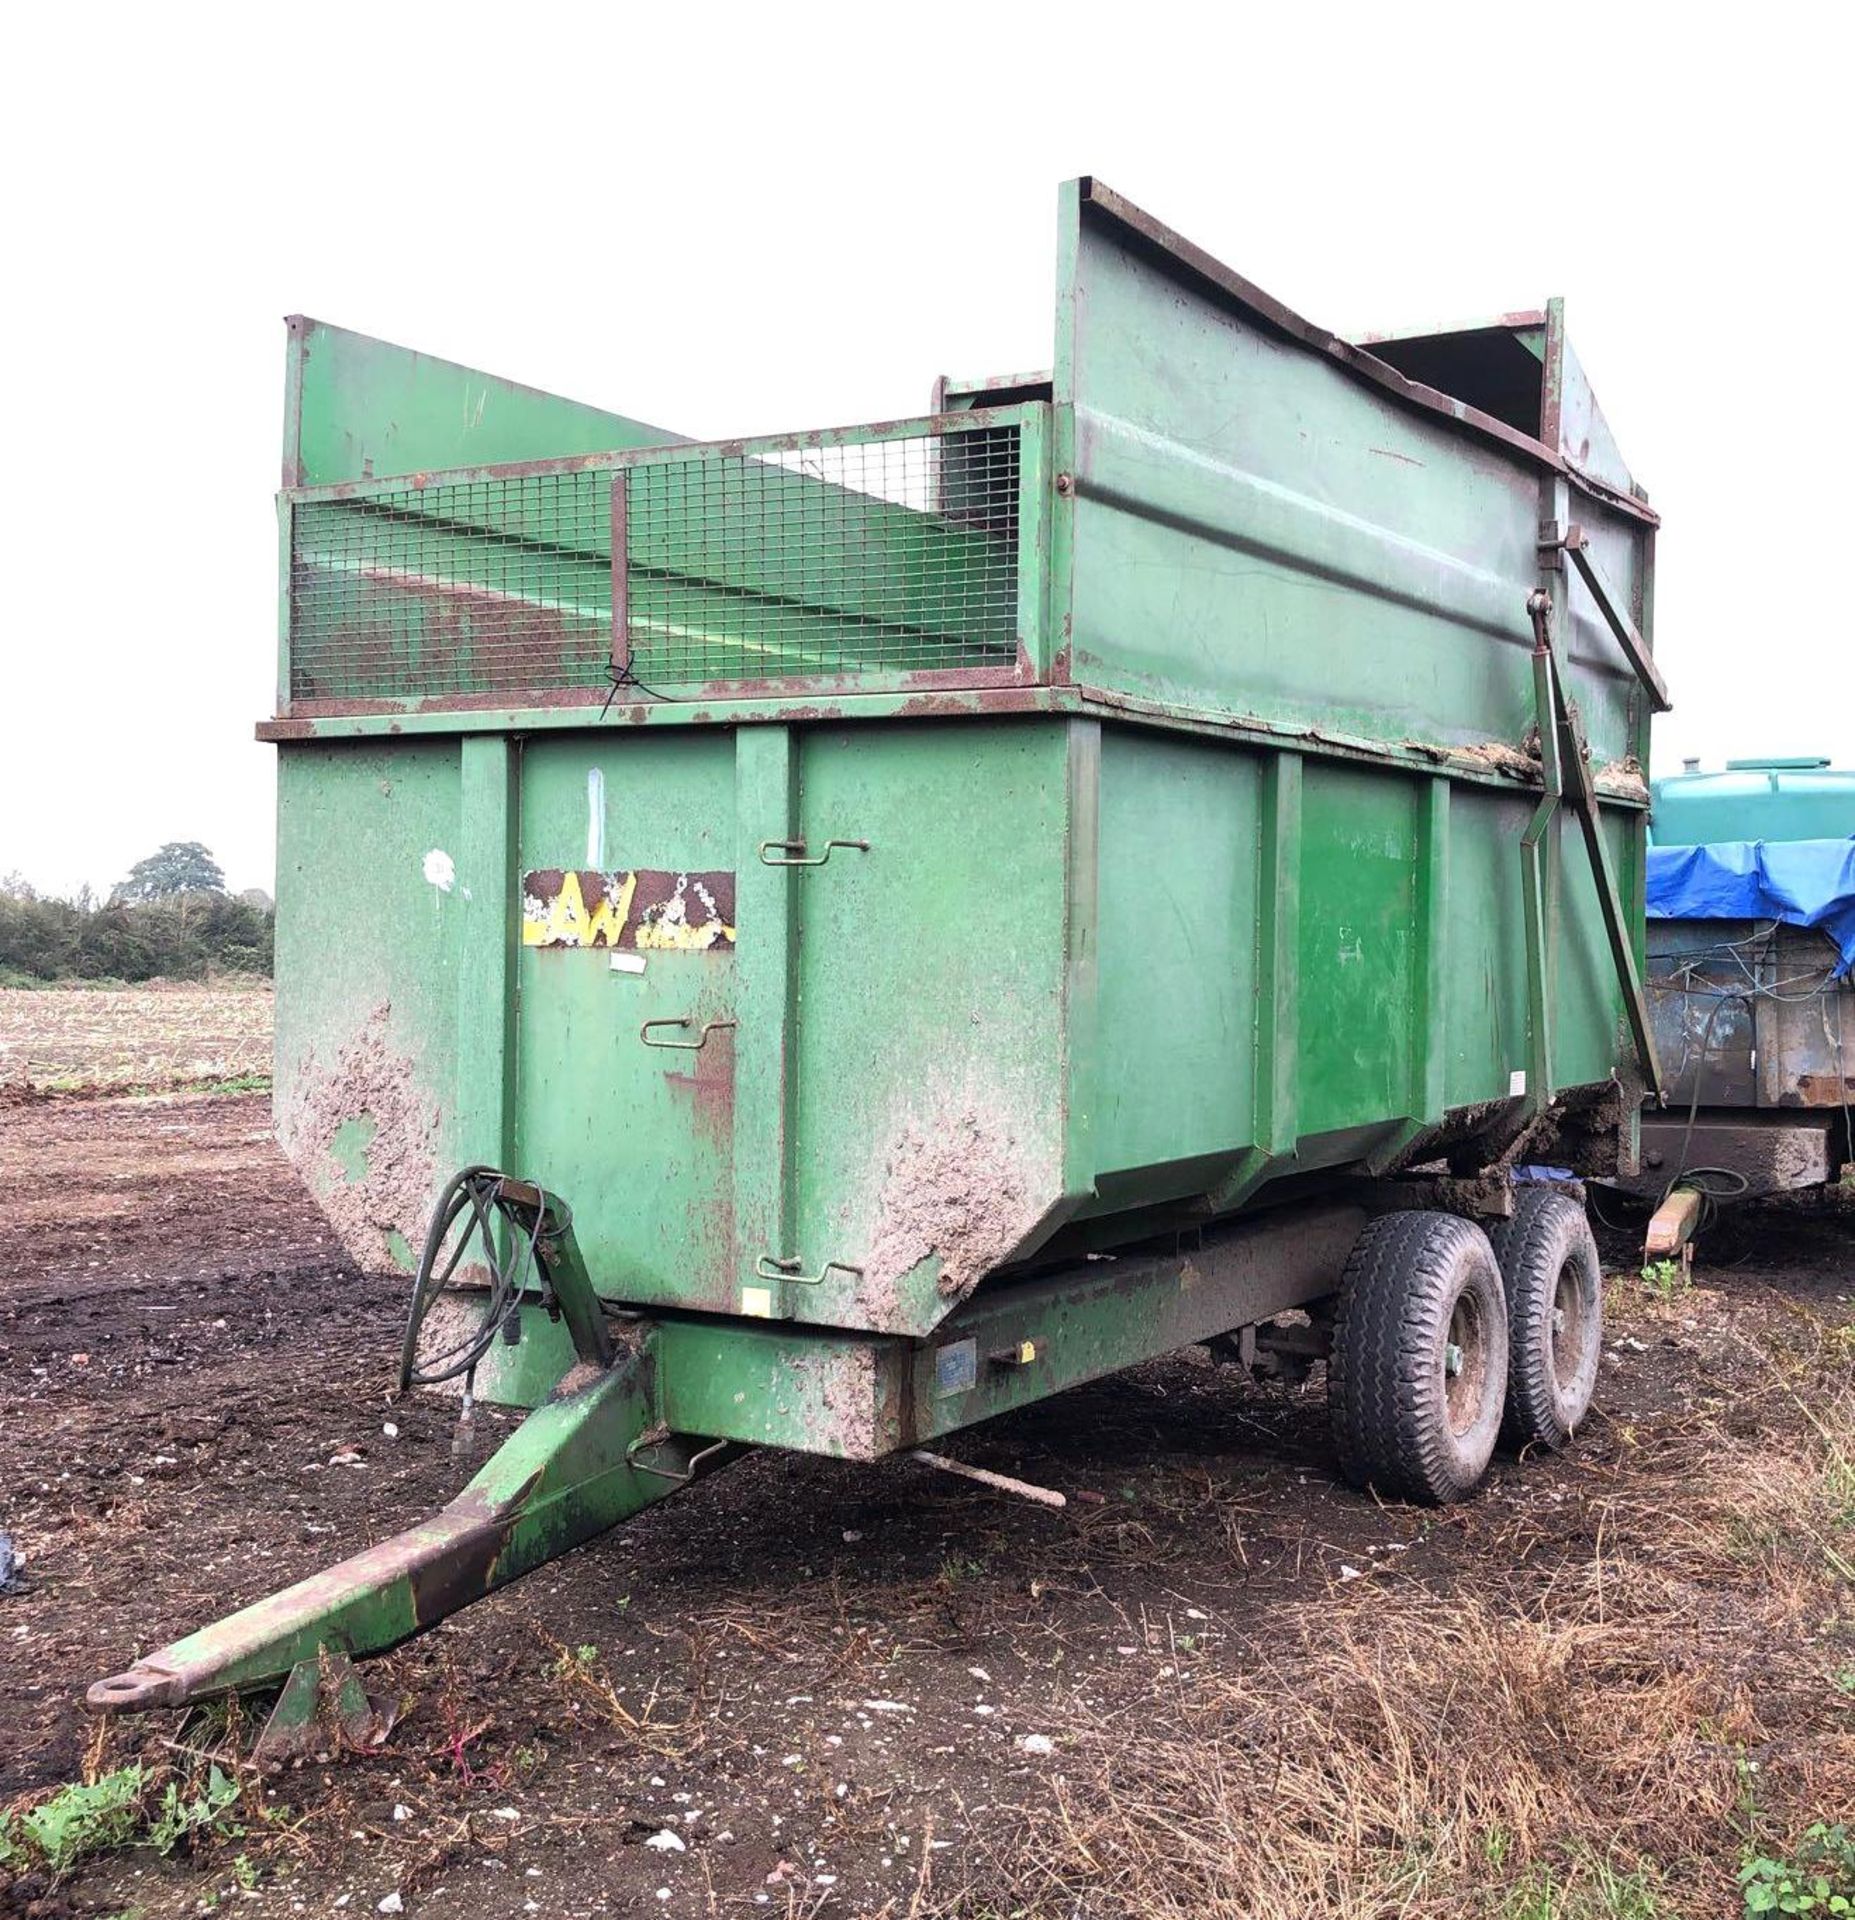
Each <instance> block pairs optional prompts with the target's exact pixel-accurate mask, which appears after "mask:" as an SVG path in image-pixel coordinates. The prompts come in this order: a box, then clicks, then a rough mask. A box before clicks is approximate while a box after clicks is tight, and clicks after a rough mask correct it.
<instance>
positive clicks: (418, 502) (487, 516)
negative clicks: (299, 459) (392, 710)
mask: <svg viewBox="0 0 1855 1920" xmlns="http://www.w3.org/2000/svg"><path fill="white" fill-rule="evenodd" d="M611 553H612V548H611V475H610V474H609V473H608V472H605V471H602V470H594V471H586V472H572V473H538V474H533V473H531V474H518V475H511V476H509V477H507V478H495V479H482V480H471V481H463V482H457V483H454V484H453V483H441V484H438V485H433V486H426V487H403V488H390V489H384V490H381V491H378V492H368V493H364V494H356V495H351V496H347V497H343V498H339V499H333V500H306V501H300V502H298V503H297V505H296V507H295V510H294V513H293V517H292V540H291V567H290V695H291V698H292V699H296V700H372V699H411V698H432V699H442V698H443V697H445V696H446V695H461V694H500V693H507V694H509V695H510V696H511V697H513V696H515V695H517V694H519V693H521V692H523V691H525V690H527V689H531V688H537V689H556V688H570V687H582V686H584V687H599V686H603V685H604V684H605V681H606V670H607V667H608V665H609V663H610V660H611V646H612V563H611Z"/></svg>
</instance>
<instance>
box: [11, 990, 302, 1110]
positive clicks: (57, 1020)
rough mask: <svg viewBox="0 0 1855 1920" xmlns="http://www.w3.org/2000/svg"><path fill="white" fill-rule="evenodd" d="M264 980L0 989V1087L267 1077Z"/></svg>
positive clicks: (147, 1087)
mask: <svg viewBox="0 0 1855 1920" xmlns="http://www.w3.org/2000/svg"><path fill="white" fill-rule="evenodd" d="M271 1005H272V1003H271V991H270V982H269V981H267V980H263V981H251V982H249V983H245V982H240V983H238V984H227V983H224V982H220V983H217V984H215V985H212V986H193V985H182V984H174V985H165V984H152V985H148V986H141V987H94V988H73V987H51V988H44V989H39V988H29V987H8V988H0V1093H4V1092H5V1091H6V1090H7V1089H8V1088H21V1087H23V1088H27V1089H32V1090H37V1091H48V1092H75V1091H88V1090H91V1089H103V1090H108V1091H110V1092H118V1093H120V1092H128V1091H131V1090H136V1091H148V1092H167V1091H172V1090H178V1089H181V1088H187V1087H212V1086H220V1085H225V1084H227V1083H231V1084H233V1085H236V1086H241V1087H243V1088H246V1089H251V1088H255V1087H259V1086H263V1085H266V1084H268V1082H269V1079H270V1071H271Z"/></svg>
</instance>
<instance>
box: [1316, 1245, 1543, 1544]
mask: <svg viewBox="0 0 1855 1920" xmlns="http://www.w3.org/2000/svg"><path fill="white" fill-rule="evenodd" d="M1506 1386H1507V1303H1506V1299H1505V1296H1504V1295H1503V1293H1502V1289H1501V1272H1500V1268H1499V1267H1498V1266H1497V1265H1496V1264H1495V1259H1494V1251H1493V1249H1492V1248H1491V1247H1490V1246H1489V1245H1488V1236H1487V1235H1486V1234H1485V1233H1483V1232H1482V1230H1481V1228H1480V1227H1478V1226H1476V1225H1475V1223H1474V1222H1473V1221H1472V1220H1462V1219H1458V1218H1457V1217H1456V1216H1455V1215H1454V1214H1449V1213H1385V1214H1380V1215H1379V1217H1378V1218H1377V1219H1376V1220H1374V1221H1372V1222H1371V1224H1370V1225H1369V1226H1367V1228H1366V1230H1365V1232H1364V1233H1362V1234H1361V1235H1360V1236H1359V1238H1358V1240H1357V1241H1355V1242H1354V1244H1353V1250H1352V1252H1351V1253H1350V1254H1349V1255H1348V1256H1347V1260H1346V1270H1345V1273H1344V1274H1343V1275H1342V1277H1341V1280H1340V1307H1339V1317H1338V1318H1337V1319H1336V1320H1335V1322H1334V1328H1333V1353H1332V1355H1331V1357H1330V1358H1329V1360H1328V1363H1327V1401H1328V1411H1329V1413H1330V1415H1331V1418H1332V1420H1333V1432H1334V1437H1335V1439H1336V1440H1337V1441H1338V1442H1339V1449H1340V1467H1341V1470H1342V1471H1343V1472H1344V1473H1345V1475H1346V1477H1347V1479H1348V1480H1350V1481H1351V1482H1352V1483H1353V1485H1354V1486H1356V1487H1373V1488H1376V1489H1377V1490H1378V1491H1379V1492H1380V1493H1387V1494H1394V1495H1397V1496H1399V1497H1401V1498H1403V1499H1406V1500H1424V1501H1429V1502H1431V1503H1433V1504H1435V1505H1438V1506H1442V1505H1446V1504H1447V1503H1449V1502H1450V1501H1452V1500H1461V1499H1464V1498H1466V1497H1467V1496H1468V1495H1469V1494H1470V1493H1472V1492H1473V1491H1474V1490H1475V1487H1476V1485H1477V1483H1478V1482H1479V1481H1480V1479H1481V1477H1482V1475H1483V1474H1484V1473H1485V1472H1486V1471H1487V1469H1488V1462H1489V1460H1490V1459H1491V1458H1492V1457H1493V1454H1494V1443H1495V1440H1496V1438H1497V1437H1498V1435H1499V1433H1500V1430H1501V1403H1502V1400H1503V1398H1504V1396H1505V1390H1506Z"/></svg>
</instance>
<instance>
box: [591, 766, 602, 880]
mask: <svg viewBox="0 0 1855 1920" xmlns="http://www.w3.org/2000/svg"><path fill="white" fill-rule="evenodd" d="M586 864H587V865H588V866H589V867H592V868H595V869H597V868H599V867H603V866H604V865H605V774H604V773H603V771H601V769H600V768H598V767H588V768H587V769H586Z"/></svg>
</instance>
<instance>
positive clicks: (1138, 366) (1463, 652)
mask: <svg viewBox="0 0 1855 1920" xmlns="http://www.w3.org/2000/svg"><path fill="white" fill-rule="evenodd" d="M1066 205H1067V213H1066V219H1067V220H1069V221H1071V222H1075V223H1076V224H1075V225H1074V226H1073V227H1072V228H1070V229H1068V230H1066V234H1065V239H1066V243H1067V246H1068V249H1069V250H1070V252H1071V253H1072V255H1073V261H1074V265H1073V277H1072V284H1071V286H1070V287H1069V289H1068V293H1067V297H1066V298H1060V299H1059V328H1061V327H1063V326H1065V325H1067V326H1068V328H1069V333H1068V338H1067V340H1066V341H1065V340H1064V339H1063V338H1062V337H1061V336H1060V335H1059V355H1058V373H1057V401H1058V403H1059V411H1060V409H1061V404H1062V403H1063V402H1065V401H1067V402H1069V403H1070V404H1071V405H1072V406H1073V422H1072V424H1071V431H1072V432H1073V439H1074V455H1073V458H1074V508H1073V532H1072V536H1071V537H1072V540H1073V558H1072V560H1071V562H1070V564H1071V568H1072V574H1071V578H1070V580H1069V582H1068V583H1067V584H1068V588H1069V595H1070V599H1069V605H1070V614H1071V621H1072V649H1073V650H1072V659H1071V663H1070V670H1071V674H1072V676H1073V678H1074V679H1075V680H1076V681H1077V682H1079V683H1082V684H1090V685H1100V686H1104V687H1108V688H1112V689H1116V690H1119V691H1123V692H1127V693H1131V694H1134V695H1137V696H1140V697H1144V698H1150V699H1157V700H1162V701H1173V702H1179V703H1183V704H1186V705H1189V706H1193V707H1197V708H1212V709H1222V710H1226V711H1231V712H1234V713H1239V714H1253V715H1256V716H1258V717H1260V718H1261V719H1263V720H1266V721H1268V722H1271V723H1273V724H1276V725H1280V726H1287V727H1297V728H1318V729H1320V730H1322V731H1324V732H1338V733H1343V734H1349V735H1353V736H1356V737H1359V738H1366V739H1373V740H1379V741H1383V742H1386V743H1389V744H1398V743H1408V742H1411V741H1421V742H1429V743H1434V744H1440V745H1447V746H1453V747H1478V746H1486V745H1489V744H1494V745H1498V746H1503V747H1509V748H1517V747H1518V746H1519V745H1520V743H1521V741H1522V739H1523V737H1524V736H1525V734H1526V732H1527V729H1528V728H1529V727H1530V725H1531V724H1532V719H1533V713H1532V688H1531V679H1530V669H1529V653H1530V649H1531V633H1530V629H1529V625H1528V621H1527V616H1526V611H1525V607H1526V598H1527V594H1528V592H1529V591H1530V590H1531V588H1532V587H1533V586H1534V585H1535V584H1536V582H1537V580H1538V578H1539V559H1538V555H1537V552H1536V543H1537V539H1538V532H1539V524H1540V518H1541V514H1540V490H1539V480H1540V472H1539V469H1538V468H1537V467H1535V466H1532V465H1529V464H1528V462H1527V461H1526V460H1525V459H1523V458H1521V457H1519V456H1518V455H1516V454H1514V453H1512V452H1510V451H1509V450H1508V449H1506V448H1504V447H1502V446H1500V445H1498V444H1494V443H1490V442H1487V441H1485V440H1482V439H1479V438H1476V437H1475V436H1473V435H1470V434H1467V433H1464V432H1461V431H1458V430H1456V429H1454V428H1452V427H1451V426H1450V425H1448V424H1447V423H1446V422H1445V421H1444V420H1442V419H1440V418H1438V417H1436V416H1434V415H1432V414H1428V413H1425V412H1422V411H1419V410H1415V409H1413V408H1411V407H1409V406H1406V405H1401V404H1399V403H1398V402H1396V401H1395V400H1393V399H1392V398H1391V397H1390V396H1389V395H1387V394H1386V393H1384V392H1383V391H1382V390H1380V389H1378V388H1376V387H1373V386H1371V385H1368V384H1366V383H1365V382H1363V381H1362V380H1360V379H1359V378H1357V377H1356V376H1354V375H1352V374H1350V373H1348V372H1347V371H1346V370H1345V369H1344V368H1343V367H1341V366H1340V365H1338V364H1337V363H1336V362H1335V361H1334V360H1333V359H1332V358H1331V357H1329V356H1327V355H1324V354H1322V353H1320V352H1318V351H1316V350H1314V349H1312V348H1310V347H1309V346H1307V345H1306V344H1305V343H1303V342H1300V341H1297V340H1294V339H1292V338H1290V337H1289V336H1287V335H1286V334H1283V333H1280V332H1277V331H1275V330H1274V329H1272V328H1270V327H1269V326H1267V325H1265V324H1264V323H1263V322H1262V321H1261V320H1259V319H1258V318H1257V317H1256V316H1255V315H1253V314H1251V313H1249V312H1247V311H1245V310H1243V309H1242V308H1240V307H1238V306H1237V305H1235V304H1233V303H1230V302H1226V301H1223V300H1220V299H1214V298H1213V297H1212V296H1211V295H1210V293H1209V292H1208V291H1207V290H1206V289H1205V288H1204V287H1203V286H1202V285H1201V284H1200V283H1198V282H1195V281H1192V280H1190V279H1189V278H1185V277H1181V276H1180V275H1179V274H1177V273H1175V272H1173V271H1171V270H1170V267H1169V263H1166V262H1164V261H1162V260H1161V259H1158V258H1155V257H1153V256H1152V255H1150V254H1148V253H1145V252H1138V251H1136V250H1134V248H1132V247H1131V246H1130V245H1129V244H1128V243H1127V240H1126V237H1125V235H1124V233H1123V232H1122V230H1121V229H1120V228H1119V227H1118V226H1117V225H1116V224H1115V223H1113V222H1111V221H1107V220H1104V219H1102V218H1100V217H1096V216H1092V215H1091V213H1090V210H1089V209H1088V207H1087V206H1086V205H1085V206H1082V207H1080V208H1078V206H1077V204H1076V202H1075V200H1074V198H1073V196H1072V197H1071V199H1070V200H1069V201H1068V202H1067V203H1066ZM1057 438H1058V445H1059V446H1061V445H1062V444H1063V443H1064V438H1065V436H1064V434H1063V432H1062V431H1060V430H1059V433H1058V436H1057ZM1575 518H1576V519H1577V520H1578V521H1579V523H1580V524H1581V525H1584V526H1585V527H1586V530H1587V532H1588V533H1589V535H1590V537H1591V541H1592V546H1593V551H1594V552H1595V554H1596V556H1597V558H1598V560H1599V562H1600V564H1601V565H1602V567H1603V569H1604V571H1605V572H1606V573H1607V574H1608V575H1609V576H1610V578H1611V579H1612V580H1614V581H1617V582H1619V583H1620V586H1621V589H1622V591H1623V593H1624V597H1625V599H1626V600H1627V601H1628V603H1629V606H1630V608H1631V610H1632V611H1633V612H1634V613H1636V614H1637V616H1638V619H1639V623H1640V621H1641V619H1642V617H1643V616H1644V615H1645V614H1646V611H1647V609H1646V604H1645V602H1646V586H1647V568H1648V564H1649V543H1650V539H1651V534H1650V532H1649V530H1648V529H1647V528H1645V527H1643V526H1642V525H1641V524H1640V523H1639V522H1637V521H1635V520H1633V519H1630V518H1628V517H1627V516H1626V515H1625V514H1623V513H1622V512H1620V511H1618V510H1615V509H1612V508H1609V507H1607V506H1605V505H1604V504H1603V503H1601V502H1599V501H1596V500H1591V499H1588V498H1587V497H1586V496H1583V495H1580V496H1578V502H1577V506H1576V511H1575ZM1573 606H1574V612H1575V619H1574V622H1573V631H1572V632H1571V634H1570V635H1569V636H1566V637H1564V641H1563V644H1564V648H1565V653H1566V656H1567V658H1568V659H1569V661H1570V662H1571V666H1572V678H1573V681H1574V689H1575V694H1576V697H1577V698H1578V700H1579V702H1580V704H1581V707H1582V710H1583V716H1584V721H1585V725H1586V728H1587V731H1588V733H1589V736H1590V739H1591V743H1592V749H1593V754H1594V758H1595V759H1596V761H1597V762H1598V763H1599V764H1600V765H1603V764H1607V763H1610V762H1615V761H1622V760H1623V759H1624V758H1625V757H1626V756H1628V755H1630V754H1631V753H1633V752H1638V751H1639V748H1640V745H1641V742H1640V740H1639V739H1638V737H1637V732H1636V728H1635V725H1634V722H1635V720H1636V719H1637V718H1638V717H1639V709H1640V704H1641V703H1640V700H1639V697H1638V695H1637V693H1636V682H1635V680H1634V678H1633V676H1632V675H1631V674H1630V672H1629V670H1628V668H1627V667H1626V666H1625V664H1624V663H1623V660H1622V657H1621V655H1620V654H1619V652H1618V650H1617V648H1616V644H1615V642H1614V640H1613V639H1612V637H1611V636H1610V634H1609V633H1608V632H1607V631H1606V630H1604V629H1603V628H1602V627H1601V624H1600V623H1599V619H1598V615H1597V611H1596V608H1595V605H1594V604H1593V603H1592V602H1591V601H1590V599H1589V597H1588V595H1587V594H1586V593H1585V590H1584V588H1583V586H1582V583H1580V584H1578V585H1577V586H1575V588H1574V590H1573Z"/></svg>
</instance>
